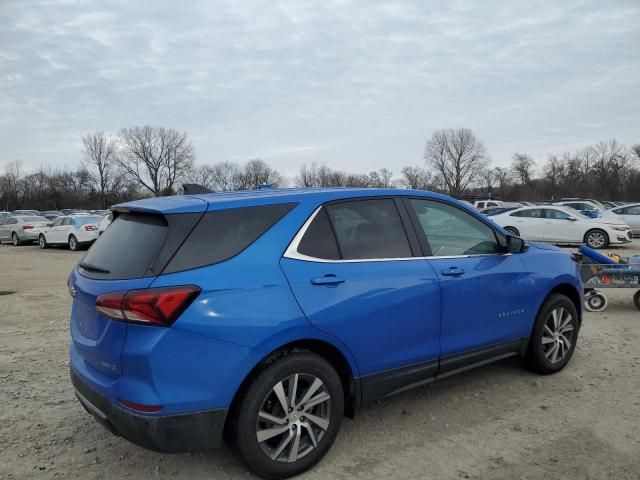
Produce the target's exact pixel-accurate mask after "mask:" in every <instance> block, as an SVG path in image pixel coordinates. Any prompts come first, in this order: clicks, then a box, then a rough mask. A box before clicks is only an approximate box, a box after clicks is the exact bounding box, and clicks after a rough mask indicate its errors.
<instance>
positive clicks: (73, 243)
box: [69, 235, 80, 252]
mask: <svg viewBox="0 0 640 480" xmlns="http://www.w3.org/2000/svg"><path fill="white" fill-rule="evenodd" d="M69 250H73V251H74V252H77V251H78V250H80V243H79V242H78V239H77V238H76V237H75V236H74V235H71V236H70V237H69Z"/></svg>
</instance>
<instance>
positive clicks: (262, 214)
mask: <svg viewBox="0 0 640 480" xmlns="http://www.w3.org/2000/svg"><path fill="white" fill-rule="evenodd" d="M295 205H296V204H295V203H284V204H277V205H265V206H259V207H244V208H233V209H229V210H219V211H215V212H210V213H207V214H206V215H204V217H203V218H202V220H200V222H199V223H198V225H197V226H196V228H195V229H194V231H193V232H191V234H190V235H189V237H188V238H187V240H186V241H185V242H184V244H183V245H182V247H181V248H180V250H178V252H177V253H176V255H175V256H174V257H173V258H172V259H171V261H170V262H169V265H167V268H166V269H165V270H164V271H163V273H172V272H179V271H182V270H188V269H192V268H198V267H204V266H206V265H212V264H214V263H218V262H222V261H224V260H228V259H229V258H231V257H234V256H235V255H238V254H239V253H240V252H242V251H243V250H244V249H245V248H247V247H248V246H249V245H251V244H252V243H253V242H255V241H256V240H257V239H258V238H259V237H260V236H261V235H262V234H263V233H265V232H266V231H267V230H269V229H270V228H271V227H272V226H273V225H274V224H275V223H276V222H277V221H278V220H280V219H281V218H282V217H283V216H284V215H286V214H287V213H288V212H289V211H290V210H291V209H292V208H293V207H294V206H295ZM112 228H113V226H111V227H109V228H108V229H107V230H105V234H106V232H110V231H111V229H112Z"/></svg>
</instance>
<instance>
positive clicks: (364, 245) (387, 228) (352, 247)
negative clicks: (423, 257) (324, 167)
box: [327, 199, 412, 260]
mask: <svg viewBox="0 0 640 480" xmlns="http://www.w3.org/2000/svg"><path fill="white" fill-rule="evenodd" d="M327 214H328V215H329V219H330V220H331V223H332V224H333V228H334V230H335V232H336V237H337V241H338V246H339V248H340V252H341V254H342V258H343V259H344V260H355V259H377V258H405V257H411V256H412V255H411V248H410V247H409V241H408V240H407V234H406V233H405V231H404V227H403V225H402V220H400V215H399V213H398V209H397V208H396V205H395V202H394V201H393V200H391V199H378V200H359V201H352V202H344V203H334V204H331V205H328V206H327Z"/></svg>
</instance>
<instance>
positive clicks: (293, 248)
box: [282, 197, 513, 263]
mask: <svg viewBox="0 0 640 480" xmlns="http://www.w3.org/2000/svg"><path fill="white" fill-rule="evenodd" d="M372 198H375V197H372ZM323 207H324V205H320V206H319V207H318V208H316V209H315V210H314V211H313V213H312V214H311V216H310V217H309V218H308V219H307V221H306V222H304V224H303V225H302V227H301V228H300V230H298V233H296V235H295V236H294V237H293V240H291V242H290V243H289V246H288V247H287V249H286V250H285V252H284V255H283V256H282V257H283V258H289V259H292V260H302V261H304V262H314V263H364V262H399V261H406V260H437V259H445V260H446V259H453V258H472V257H508V256H511V255H513V253H477V254H470V255H443V256H438V255H429V256H426V257H394V258H357V259H350V260H342V259H340V260H332V259H328V258H317V257H310V256H309V255H304V254H302V253H300V252H298V246H299V245H300V242H301V241H302V237H304V235H305V233H307V229H308V228H309V226H310V225H311V222H313V220H314V219H315V218H316V215H318V213H319V212H320V210H322V208H323ZM489 228H491V227H489ZM336 241H337V239H336Z"/></svg>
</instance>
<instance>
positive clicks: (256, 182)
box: [236, 158, 284, 190]
mask: <svg viewBox="0 0 640 480" xmlns="http://www.w3.org/2000/svg"><path fill="white" fill-rule="evenodd" d="M282 183H284V182H283V179H282V175H280V173H279V172H278V171H277V170H274V169H273V168H271V167H270V166H269V165H268V164H267V163H266V162H265V161H264V160H261V159H259V158H255V159H253V160H249V161H248V162H247V163H245V164H244V167H243V168H242V169H241V171H240V172H239V173H238V175H237V176H236V185H237V186H238V188H239V189H240V190H252V189H256V188H258V187H260V186H261V185H270V186H272V187H279V186H281V185H282Z"/></svg>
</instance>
